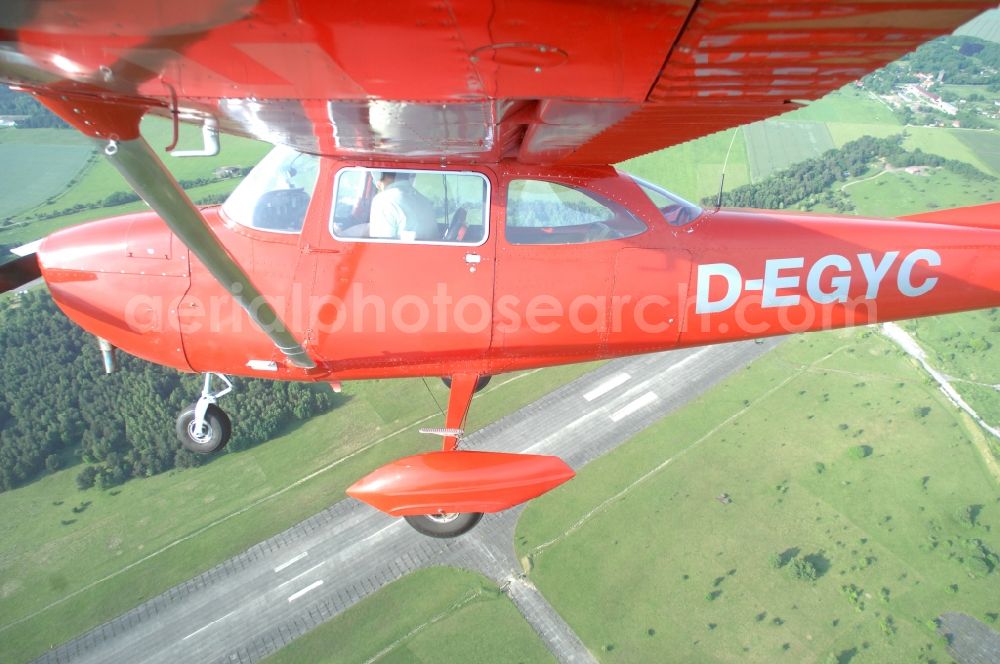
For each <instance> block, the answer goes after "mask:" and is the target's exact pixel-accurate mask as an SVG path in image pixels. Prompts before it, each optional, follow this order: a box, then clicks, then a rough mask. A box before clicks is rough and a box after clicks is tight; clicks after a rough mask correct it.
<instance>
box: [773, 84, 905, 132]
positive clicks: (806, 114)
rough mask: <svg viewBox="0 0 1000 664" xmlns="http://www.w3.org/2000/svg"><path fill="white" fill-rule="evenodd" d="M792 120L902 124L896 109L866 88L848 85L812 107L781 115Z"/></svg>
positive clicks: (811, 104) (783, 118)
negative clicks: (868, 91)
mask: <svg viewBox="0 0 1000 664" xmlns="http://www.w3.org/2000/svg"><path fill="white" fill-rule="evenodd" d="M781 119H782V120H785V121H788V122H826V123H842V122H863V123H865V124H872V125H882V124H885V125H895V126H901V125H900V123H899V120H898V119H897V118H896V115H895V114H894V113H893V112H892V109H891V108H889V107H888V106H886V105H885V104H884V103H883V102H882V101H880V100H878V99H875V98H873V97H872V95H870V94H869V93H867V92H865V91H864V90H859V89H857V88H855V87H854V86H853V85H847V86H845V87H843V88H841V89H840V90H836V91H834V92H831V93H830V94H828V95H826V96H825V97H823V98H822V99H818V100H816V101H814V102H812V103H810V104H809V105H808V106H805V107H803V108H799V109H796V110H794V111H792V112H790V113H786V114H785V115H782V116H781Z"/></svg>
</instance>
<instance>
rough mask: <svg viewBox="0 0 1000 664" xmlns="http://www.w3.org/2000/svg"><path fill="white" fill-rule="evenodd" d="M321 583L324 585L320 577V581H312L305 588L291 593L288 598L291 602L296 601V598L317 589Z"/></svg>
mask: <svg viewBox="0 0 1000 664" xmlns="http://www.w3.org/2000/svg"><path fill="white" fill-rule="evenodd" d="M321 585H323V579H320V580H319V581H313V582H312V583H310V584H309V585H308V586H306V587H305V588H303V589H302V590H300V591H299V592H297V593H295V594H294V595H291V596H290V597H289V598H288V602H289V603H291V602H294V601H295V600H297V599H298V598H300V597H302V596H303V595H305V594H306V593H307V592H309V591H310V590H315V589H316V588H319V587H320V586H321Z"/></svg>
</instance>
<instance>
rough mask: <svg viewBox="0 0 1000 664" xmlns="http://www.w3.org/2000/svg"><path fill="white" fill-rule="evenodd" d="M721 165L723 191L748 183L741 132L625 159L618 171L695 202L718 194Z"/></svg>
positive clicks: (730, 131)
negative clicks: (625, 172) (723, 176)
mask: <svg viewBox="0 0 1000 664" xmlns="http://www.w3.org/2000/svg"><path fill="white" fill-rule="evenodd" d="M730 145H732V150H730V149H729V148H730ZM727 152H728V153H729V162H728V164H726V154H727ZM723 165H725V171H726V189H732V188H734V187H739V186H741V185H744V184H749V183H750V167H749V164H748V160H747V145H746V141H745V139H744V136H743V130H742V129H738V128H737V129H730V130H728V131H720V132H718V133H716V134H712V135H711V136H705V137H703V138H699V139H696V140H694V141H689V142H687V143H683V144H681V145H677V146H674V147H672V148H670V149H668V150H661V151H659V152H653V153H650V154H647V155H643V156H641V157H636V158H635V159H629V160H628V161H624V162H622V163H620V164H618V168H620V169H621V170H623V171H627V172H629V173H632V174H634V175H638V176H639V177H641V178H643V179H646V180H649V181H650V182H653V183H656V184H658V185H660V186H661V187H664V188H666V189H668V190H669V191H672V192H674V193H676V194H679V195H681V196H683V197H684V198H687V199H688V200H690V201H692V202H697V201H699V200H701V199H702V198H703V197H705V196H714V195H716V194H717V193H718V191H719V184H720V182H721V176H722V171H723Z"/></svg>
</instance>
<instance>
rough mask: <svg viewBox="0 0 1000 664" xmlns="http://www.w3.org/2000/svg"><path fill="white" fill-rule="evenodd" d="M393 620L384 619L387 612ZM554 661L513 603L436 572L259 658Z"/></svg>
mask: <svg viewBox="0 0 1000 664" xmlns="http://www.w3.org/2000/svg"><path fill="white" fill-rule="evenodd" d="M387 606H391V607H393V616H394V618H395V619H394V620H385V607H387ZM376 658H377V661H379V662H385V663H386V664H388V663H390V662H426V663H427V664H432V663H433V664H437V663H439V662H440V663H442V664H445V663H448V662H454V663H455V664H466V663H468V662H483V663H487V662H498V663H500V662H524V663H525V664H527V663H529V662H553V661H554V660H553V658H552V655H550V654H549V651H548V650H546V649H545V646H544V645H543V644H542V642H541V640H539V638H538V635H537V634H535V632H534V631H532V629H531V627H530V626H528V623H526V622H525V621H524V619H523V618H522V617H521V616H520V614H519V613H518V612H517V609H516V608H515V606H514V604H513V603H512V602H511V601H510V600H509V599H508V598H507V596H506V595H504V594H502V593H501V592H500V590H499V589H498V588H497V587H496V585H494V584H493V582H491V581H489V580H488V579H486V578H485V577H483V576H480V575H478V574H473V573H471V572H466V571H462V570H457V569H452V568H444V567H433V568H430V569H425V570H419V571H417V572H414V573H412V574H409V575H407V576H405V577H403V578H402V579H399V580H398V581H395V582H393V583H391V584H389V585H388V586H386V587H384V588H382V589H381V590H379V591H378V592H377V593H376V594H375V595H373V596H371V597H369V598H368V599H366V600H363V601H362V602H360V603H358V604H357V605H356V606H354V607H352V608H351V609H349V610H348V611H345V612H344V613H342V614H340V615H339V616H337V617H336V618H334V619H333V620H330V621H329V622H327V623H325V624H323V625H321V626H320V627H318V628H317V629H315V630H313V631H312V632H310V633H309V634H306V635H305V636H303V637H301V638H299V639H297V640H296V641H294V642H293V643H292V644H291V645H290V646H288V647H286V648H285V649H283V650H281V651H279V652H277V653H275V654H274V655H272V656H271V657H269V658H267V659H265V660H264V662H265V664H299V662H311V663H312V664H334V663H340V662H344V663H347V662H368V661H372V660H373V659H376Z"/></svg>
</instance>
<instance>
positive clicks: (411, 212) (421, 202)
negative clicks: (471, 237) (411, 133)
mask: <svg viewBox="0 0 1000 664" xmlns="http://www.w3.org/2000/svg"><path fill="white" fill-rule="evenodd" d="M375 186H376V187H377V188H378V190H379V193H378V194H376V195H375V198H373V199H372V209H371V218H370V219H371V221H370V227H369V231H368V232H369V236H370V237H378V238H394V239H397V240H404V241H408V242H412V241H414V240H440V239H441V238H440V231H439V229H438V225H437V222H436V221H435V219H434V217H435V215H434V206H433V204H431V202H430V201H429V200H428V199H427V197H426V196H424V195H423V194H421V193H420V192H419V191H417V190H416V189H414V188H413V173H400V172H398V171H382V172H381V173H380V175H379V177H378V178H377V179H376V180H375Z"/></svg>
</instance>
